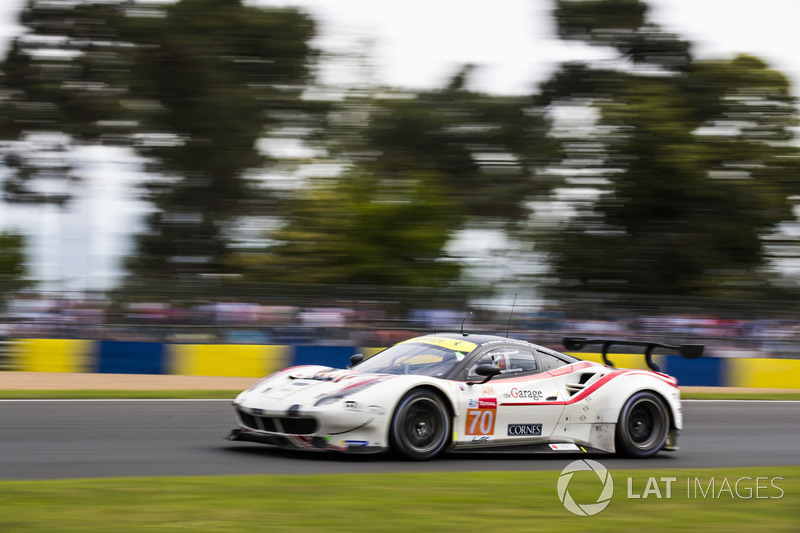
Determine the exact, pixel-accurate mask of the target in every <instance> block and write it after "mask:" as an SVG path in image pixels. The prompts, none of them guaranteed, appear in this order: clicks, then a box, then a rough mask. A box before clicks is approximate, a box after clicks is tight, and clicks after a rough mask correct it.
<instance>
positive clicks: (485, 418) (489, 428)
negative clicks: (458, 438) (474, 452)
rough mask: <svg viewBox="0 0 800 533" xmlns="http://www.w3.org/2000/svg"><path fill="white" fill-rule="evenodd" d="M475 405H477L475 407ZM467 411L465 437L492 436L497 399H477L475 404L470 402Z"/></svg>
mask: <svg viewBox="0 0 800 533" xmlns="http://www.w3.org/2000/svg"><path fill="white" fill-rule="evenodd" d="M476 404H477V405H476ZM473 405H474V406H475V408H471V409H467V427H466V429H465V431H464V434H465V435H494V422H495V419H496V418H497V398H478V399H477V402H476V403H473V400H470V405H469V407H472V406H473Z"/></svg>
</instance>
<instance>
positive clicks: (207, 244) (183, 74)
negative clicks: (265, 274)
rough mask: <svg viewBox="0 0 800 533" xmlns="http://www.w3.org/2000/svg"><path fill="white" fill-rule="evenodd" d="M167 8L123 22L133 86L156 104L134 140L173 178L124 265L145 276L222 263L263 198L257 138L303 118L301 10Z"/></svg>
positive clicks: (305, 50)
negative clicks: (251, 174) (233, 236)
mask: <svg viewBox="0 0 800 533" xmlns="http://www.w3.org/2000/svg"><path fill="white" fill-rule="evenodd" d="M165 15H166V16H165V17H164V18H163V19H157V20H156V21H155V22H152V21H150V22H148V23H147V24H145V25H141V24H139V23H138V22H136V21H131V20H127V21H126V24H127V25H126V27H125V30H124V31H123V35H124V36H126V37H127V38H129V39H130V40H131V41H133V42H135V43H138V45H139V46H137V48H136V50H135V53H134V55H133V64H134V70H133V74H134V82H133V83H132V91H133V92H134V94H137V95H140V96H141V97H142V98H144V99H145V100H146V101H149V102H152V103H154V104H156V105H157V106H158V109H157V111H156V112H154V113H152V114H151V115H150V117H149V121H148V123H147V124H148V126H149V131H150V132H151V137H150V139H149V140H145V142H143V143H141V144H139V145H138V146H137V149H138V151H139V152H140V153H141V154H142V155H144V156H146V157H147V158H149V159H150V160H151V161H152V164H151V165H150V166H149V169H150V170H151V171H155V172H158V173H159V174H161V175H163V176H167V177H169V178H173V179H171V180H169V181H163V180H162V181H156V182H153V183H151V184H150V188H149V195H148V199H149V200H151V201H152V202H153V204H154V205H155V206H156V208H157V210H156V212H155V213H153V214H152V215H151V216H150V217H149V218H148V220H147V225H148V228H149V231H148V232H147V233H145V234H144V235H142V236H140V238H139V241H138V253H137V254H136V255H135V256H134V257H133V258H132V260H131V261H130V263H129V267H130V269H131V271H132V273H134V274H140V275H141V274H144V275H147V276H166V277H173V276H175V275H179V274H187V273H211V274H213V273H224V272H225V271H226V267H227V265H229V262H228V261H227V258H228V257H229V256H230V253H231V249H230V233H231V231H232V228H233V227H234V225H235V224H236V223H237V221H239V220H240V217H242V216H243V215H247V214H248V213H254V212H258V211H259V210H260V209H262V208H263V206H264V203H263V202H261V203H259V202H258V199H259V198H260V197H262V196H263V191H261V190H260V189H259V188H258V187H257V186H256V185H255V184H254V182H253V180H252V179H249V178H248V171H249V170H253V169H261V168H263V167H264V165H265V164H267V163H268V161H267V160H266V158H265V156H264V155H263V154H262V153H261V152H260V150H259V147H258V143H259V141H260V140H261V139H262V138H264V137H266V136H268V135H269V134H270V132H272V131H275V130H276V129H278V128H280V127H284V126H286V125H287V124H288V125H290V126H295V127H296V126H297V124H296V123H297V122H298V121H299V120H300V119H299V117H300V116H301V112H302V111H303V105H304V104H303V103H302V102H301V100H300V96H301V93H302V92H303V90H305V88H306V84H307V82H308V81H309V78H310V75H311V71H310V65H311V61H312V60H313V58H314V52H313V50H312V49H311V47H310V45H309V41H310V40H311V38H312V37H313V35H314V25H313V23H312V22H311V20H310V19H309V18H308V17H307V16H305V15H304V14H302V13H300V12H298V11H296V10H292V9H280V10H278V9H270V10H265V9H261V8H255V7H245V6H243V5H242V3H241V2H239V1H230V0H182V1H181V2H178V3H177V4H175V5H172V6H169V7H167V8H166V9H165ZM209 36H213V38H209ZM300 125H302V124H300Z"/></svg>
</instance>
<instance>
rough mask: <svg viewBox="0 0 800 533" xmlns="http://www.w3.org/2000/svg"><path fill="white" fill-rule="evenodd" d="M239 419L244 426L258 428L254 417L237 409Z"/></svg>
mask: <svg viewBox="0 0 800 533" xmlns="http://www.w3.org/2000/svg"><path fill="white" fill-rule="evenodd" d="M239 419H240V420H241V421H242V424H244V425H245V426H246V427H249V428H251V429H259V427H258V424H257V423H256V417H254V416H253V415H251V414H250V413H246V412H244V411H243V410H241V409H239Z"/></svg>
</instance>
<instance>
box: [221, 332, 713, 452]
mask: <svg viewBox="0 0 800 533" xmlns="http://www.w3.org/2000/svg"><path fill="white" fill-rule="evenodd" d="M588 344H602V345H603V354H604V359H605V354H606V353H607V352H608V348H609V347H610V346H611V345H620V344H622V345H638V346H644V347H646V350H645V358H646V360H647V361H648V365H650V367H651V368H653V370H630V369H617V368H613V367H612V366H610V365H602V364H598V363H593V362H589V361H583V360H580V359H577V358H575V357H572V356H569V355H566V354H563V353H559V352H556V351H554V350H551V349H548V348H545V347H543V346H538V345H536V344H532V343H529V342H526V341H521V340H514V339H509V338H506V337H500V336H494V335H474V334H464V333H451V334H437V335H426V336H422V337H416V338H412V339H409V340H406V341H403V342H400V343H398V344H395V345H394V346H392V347H390V348H387V349H385V350H383V351H381V352H379V353H377V354H375V355H374V356H372V357H370V358H368V359H364V358H363V356H361V355H360V354H359V355H354V356H353V357H352V358H351V363H352V367H351V368H350V369H347V370H344V369H338V370H337V369H334V368H330V367H324V366H296V367H292V368H287V369H285V370H282V371H279V372H276V373H274V374H272V375H270V376H267V377H266V378H264V379H262V380H261V381H259V382H257V383H256V384H255V385H253V386H252V387H251V388H249V389H248V390H246V391H244V392H242V393H241V394H239V395H238V396H237V397H236V399H235V400H234V402H233V405H234V409H235V413H236V419H237V422H238V426H239V427H238V428H236V429H234V430H232V431H231V433H230V434H229V435H228V437H227V438H228V439H230V440H243V441H252V442H260V443H264V444H271V445H275V446H281V447H289V448H302V449H311V450H338V451H342V452H351V453H356V452H362V453H364V452H379V451H384V450H388V449H391V450H394V451H396V452H398V453H399V454H401V455H403V456H405V457H407V458H409V459H416V460H423V459H430V458H432V457H434V456H436V455H437V454H439V453H441V452H443V451H445V450H451V449H452V450H484V451H488V450H489V449H492V448H498V447H507V446H517V447H519V448H518V449H519V450H520V451H522V450H528V451H544V452H572V453H576V452H577V453H615V452H621V453H624V454H626V455H629V456H634V457H648V456H651V455H654V454H655V453H657V452H658V451H659V450H662V449H664V450H676V449H677V447H676V439H677V436H678V433H679V431H680V430H681V427H682V417H681V404H680V393H679V391H678V384H677V381H676V380H675V379H674V378H672V377H670V376H668V375H666V374H663V373H660V372H658V371H657V370H658V368H657V367H656V366H655V365H654V364H653V363H652V359H651V355H652V352H653V349H654V348H656V347H666V348H672V349H679V350H680V351H681V354H682V355H684V357H688V358H694V357H699V355H700V354H701V353H702V351H703V347H702V346H699V345H684V346H671V345H666V344H659V343H637V342H627V341H617V340H606V339H583V338H573V339H565V346H566V347H567V348H568V349H571V350H575V349H580V348H582V347H583V346H585V345H588ZM605 360H606V362H607V363H608V360H607V359H605Z"/></svg>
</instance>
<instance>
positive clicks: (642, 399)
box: [616, 391, 669, 457]
mask: <svg viewBox="0 0 800 533" xmlns="http://www.w3.org/2000/svg"><path fill="white" fill-rule="evenodd" d="M668 435H669V411H668V410H667V407H666V406H665V405H664V402H663V400H662V399H661V398H660V397H658V396H657V395H655V394H653V393H652V392H647V391H642V392H637V393H636V394H634V395H633V396H631V397H630V398H628V401H627V402H625V406H624V407H623V408H622V411H621V412H620V414H619V420H618V421H617V435H616V445H617V452H618V453H621V454H624V455H628V456H630V457H650V456H653V455H655V454H656V453H658V451H659V450H660V449H661V448H663V447H664V443H665V442H667V436H668Z"/></svg>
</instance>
